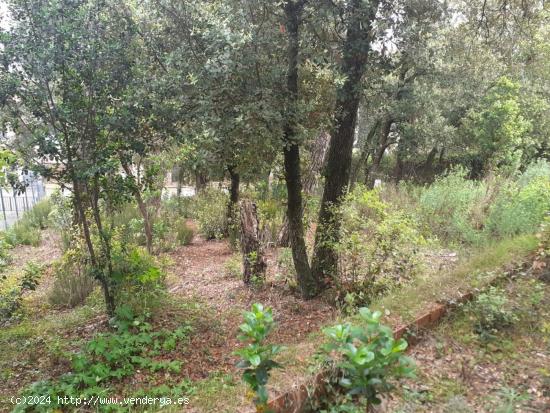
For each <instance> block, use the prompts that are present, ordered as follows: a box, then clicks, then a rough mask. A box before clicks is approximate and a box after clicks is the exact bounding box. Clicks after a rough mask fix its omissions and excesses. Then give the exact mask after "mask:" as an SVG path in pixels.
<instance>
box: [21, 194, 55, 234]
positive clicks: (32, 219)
mask: <svg viewBox="0 0 550 413" xmlns="http://www.w3.org/2000/svg"><path fill="white" fill-rule="evenodd" d="M51 210H52V203H51V202H50V200H49V199H44V200H42V201H40V202H37V203H36V204H35V205H34V206H33V207H32V208H31V209H30V210H29V211H27V212H25V215H24V217H23V219H27V220H28V221H29V224H30V225H31V226H32V227H34V228H38V229H46V228H47V227H48V225H49V215H50V212H51Z"/></svg>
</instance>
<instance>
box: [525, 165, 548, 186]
mask: <svg viewBox="0 0 550 413" xmlns="http://www.w3.org/2000/svg"><path fill="white" fill-rule="evenodd" d="M538 178H546V179H550V162H548V161H547V160H545V159H540V160H538V161H537V162H533V163H532V164H530V165H528V166H527V168H526V169H525V171H524V172H523V173H522V174H521V175H520V176H519V178H518V181H517V182H518V186H519V187H520V188H523V187H525V186H527V185H529V184H530V183H531V182H533V181H534V180H535V179H538Z"/></svg>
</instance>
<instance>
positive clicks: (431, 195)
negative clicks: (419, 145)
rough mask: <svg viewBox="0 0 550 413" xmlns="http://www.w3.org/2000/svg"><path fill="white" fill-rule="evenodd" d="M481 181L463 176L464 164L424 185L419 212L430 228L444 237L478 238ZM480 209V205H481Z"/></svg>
mask: <svg viewBox="0 0 550 413" xmlns="http://www.w3.org/2000/svg"><path fill="white" fill-rule="evenodd" d="M487 193H488V192H487V186H486V184H485V183H484V182H479V181H473V180H470V179H467V178H466V171H465V170H464V169H463V168H456V169H454V170H452V171H450V172H449V173H448V174H447V175H445V176H443V177H441V178H438V179H437V180H436V181H435V182H434V183H433V184H432V185H430V186H428V187H426V188H424V189H423V190H422V192H421V194H420V198H419V207H420V208H419V209H420V211H419V213H420V216H421V218H422V221H423V223H424V224H425V225H426V226H427V227H428V228H429V229H430V231H431V232H432V233H433V234H435V235H437V236H438V237H439V238H440V239H441V240H444V241H455V242H465V243H477V242H479V240H480V238H479V232H478V231H476V230H478V229H480V228H481V227H482V224H483V222H482V220H481V222H480V219H479V217H478V216H477V215H476V214H475V212H476V211H477V210H479V209H480V208H477V209H476V206H478V205H482V204H483V203H484V202H485V199H486V198H485V197H486V194H487ZM481 209H482V208H481Z"/></svg>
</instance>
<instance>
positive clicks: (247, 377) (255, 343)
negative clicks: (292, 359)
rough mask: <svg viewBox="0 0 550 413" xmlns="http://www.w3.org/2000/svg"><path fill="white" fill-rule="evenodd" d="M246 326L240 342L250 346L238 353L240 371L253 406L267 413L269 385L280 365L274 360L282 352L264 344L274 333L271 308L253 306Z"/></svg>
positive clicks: (245, 315) (274, 346)
mask: <svg viewBox="0 0 550 413" xmlns="http://www.w3.org/2000/svg"><path fill="white" fill-rule="evenodd" d="M244 320H245V322H244V323H243V324H241V325H240V327H239V329H240V330H241V333H242V334H241V335H240V336H239V340H241V341H242V342H245V343H248V345H247V346H246V347H245V348H243V349H240V350H237V351H236V352H235V354H236V355H238V356H240V357H241V360H240V361H239V363H238V364H237V367H239V368H241V369H244V372H243V376H242V378H243V380H244V381H245V382H246V384H248V386H249V387H250V389H251V390H252V391H253V392H254V394H255V398H254V403H255V404H256V410H257V411H258V412H266V411H267V410H266V409H267V401H268V393H267V387H266V385H267V381H268V379H269V373H270V371H271V370H272V369H273V368H277V367H280V365H279V364H278V363H277V362H275V361H274V360H273V358H274V357H275V356H276V355H277V354H278V353H279V352H280V351H281V347H280V346H277V345H274V344H267V343H265V340H266V338H267V336H268V335H269V333H270V332H271V330H272V329H273V326H274V322H273V314H272V311H271V308H264V306H263V305H262V304H258V303H256V304H253V305H252V309H251V311H247V312H245V313H244Z"/></svg>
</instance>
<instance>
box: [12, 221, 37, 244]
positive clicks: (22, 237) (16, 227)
mask: <svg viewBox="0 0 550 413" xmlns="http://www.w3.org/2000/svg"><path fill="white" fill-rule="evenodd" d="M41 238H42V237H41V235H40V229H38V228H37V227H35V226H33V225H32V223H31V222H30V221H28V220H26V219H25V218H22V219H21V220H19V221H17V222H16V223H15V224H13V226H12V227H10V228H9V229H8V230H7V231H6V241H7V242H8V243H9V244H10V245H12V246H14V247H15V246H16V245H32V246H33V247H37V246H38V245H40V240H41Z"/></svg>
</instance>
